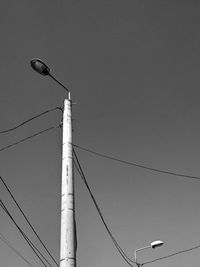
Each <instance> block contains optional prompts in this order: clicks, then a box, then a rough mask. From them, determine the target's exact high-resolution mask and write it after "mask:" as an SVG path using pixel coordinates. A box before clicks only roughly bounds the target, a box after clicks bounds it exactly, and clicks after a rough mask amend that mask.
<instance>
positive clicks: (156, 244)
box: [134, 240, 164, 266]
mask: <svg viewBox="0 0 200 267" xmlns="http://www.w3.org/2000/svg"><path fill="white" fill-rule="evenodd" d="M163 244H164V242H163V241H160V240H157V241H153V242H151V243H150V245H149V246H146V247H143V248H139V249H136V250H135V251H134V257H135V262H136V264H137V265H138V266H140V264H139V263H138V262H137V252H138V251H140V250H144V249H148V248H153V249H155V248H157V247H160V246H162V245H163Z"/></svg>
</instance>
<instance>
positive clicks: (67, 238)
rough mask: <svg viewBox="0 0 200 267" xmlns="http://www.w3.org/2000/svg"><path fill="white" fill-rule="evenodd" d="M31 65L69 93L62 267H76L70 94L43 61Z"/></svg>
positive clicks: (64, 147) (65, 117)
mask: <svg viewBox="0 0 200 267" xmlns="http://www.w3.org/2000/svg"><path fill="white" fill-rule="evenodd" d="M30 63H31V67H32V68H33V69H34V70H35V71H36V72H37V73H39V74H41V75H43V76H49V77H51V78H52V79H53V80H54V81H55V82H56V83H58V84H59V85H61V86H62V87H63V88H64V89H65V90H66V91H67V93H68V99H66V100H65V102H64V111H63V145H62V189H61V233H60V267H76V247H77V242H76V224H75V206H74V179H73V152H72V102H71V99H70V92H69V90H68V88H67V87H66V86H64V85H63V84H62V83H61V82H59V81H58V80H57V79H56V78H55V77H54V76H53V75H52V74H51V73H50V68H49V67H48V66H47V65H46V64H45V63H44V62H43V61H42V60H41V59H38V58H35V59H32V60H31V62H30Z"/></svg>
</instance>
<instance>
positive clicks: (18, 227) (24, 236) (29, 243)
mask: <svg viewBox="0 0 200 267" xmlns="http://www.w3.org/2000/svg"><path fill="white" fill-rule="evenodd" d="M0 206H1V208H2V209H3V210H4V211H5V213H6V214H7V215H8V216H9V217H10V219H11V220H12V222H13V223H14V224H15V226H16V227H17V229H18V231H19V232H20V234H21V235H22V236H23V238H24V239H25V240H26V242H27V243H28V245H29V246H30V248H31V249H32V250H33V252H34V253H35V254H36V256H37V257H38V259H39V260H40V261H41V262H42V264H43V265H44V266H45V267H47V265H46V264H45V262H44V261H43V260H42V258H43V259H44V260H45V261H46V262H47V263H48V264H49V266H51V267H52V265H51V264H50V263H49V262H48V260H47V259H46V258H45V257H44V256H43V255H42V253H41V252H40V251H39V250H38V249H37V248H36V246H35V245H34V244H33V243H32V242H31V240H30V239H29V238H28V237H27V235H26V234H25V233H24V231H23V230H22V229H21V228H20V226H19V225H18V224H17V223H16V221H15V219H14V218H13V217H12V215H11V214H10V212H9V211H8V209H7V208H6V206H5V204H4V203H3V201H2V200H1V199H0Z"/></svg>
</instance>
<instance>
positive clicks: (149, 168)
mask: <svg viewBox="0 0 200 267" xmlns="http://www.w3.org/2000/svg"><path fill="white" fill-rule="evenodd" d="M73 146H74V147H76V148H78V149H81V150H83V151H87V152H89V153H91V154H94V155H97V156H99V157H102V158H106V159H110V160H113V161H117V162H120V163H123V164H126V165H131V166H135V167H138V168H141V169H145V170H149V171H152V172H158V173H164V174H168V175H173V176H179V177H184V178H190V179H196V180H200V177H199V176H193V175H187V174H183V173H177V172H173V171H165V170H161V169H157V168H152V167H148V166H145V165H142V164H137V163H134V162H130V161H126V160H122V159H119V158H115V157H113V156H109V155H106V154H102V153H99V152H96V151H93V150H91V149H88V148H85V147H82V146H79V145H76V144H73Z"/></svg>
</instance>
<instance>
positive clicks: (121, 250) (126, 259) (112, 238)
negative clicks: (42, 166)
mask: <svg viewBox="0 0 200 267" xmlns="http://www.w3.org/2000/svg"><path fill="white" fill-rule="evenodd" d="M73 153H74V155H75V159H76V162H77V164H76V162H75V161H74V165H75V167H76V169H77V171H78V173H79V175H80V176H81V178H82V179H83V181H84V183H85V185H86V187H87V189H88V191H89V194H90V196H91V198H92V200H93V203H94V205H95V207H96V209H97V211H98V213H99V216H100V218H101V220H102V222H103V224H104V226H105V228H106V230H107V232H108V234H109V236H110V238H111V240H112V241H113V243H114V245H115V247H116V248H117V250H118V252H119V253H120V255H121V256H122V258H123V259H124V260H125V261H126V263H127V264H128V265H129V266H131V267H133V264H131V263H134V264H136V262H134V261H133V260H132V259H130V258H129V257H128V256H127V255H126V254H125V252H124V251H123V249H122V248H121V247H120V245H119V244H118V242H117V241H116V239H115V238H114V236H113V234H112V233H111V231H110V229H109V228H108V225H107V223H106V222H105V219H104V217H103V214H102V212H101V210H100V208H99V206H98V204H97V201H96V199H95V197H94V195H93V193H92V191H91V189H90V187H89V184H88V182H87V180H86V177H85V175H84V172H83V169H82V167H81V165H80V162H79V160H78V157H77V155H76V152H75V150H74V149H73ZM77 165H78V166H77ZM130 262H131V263H130Z"/></svg>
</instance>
